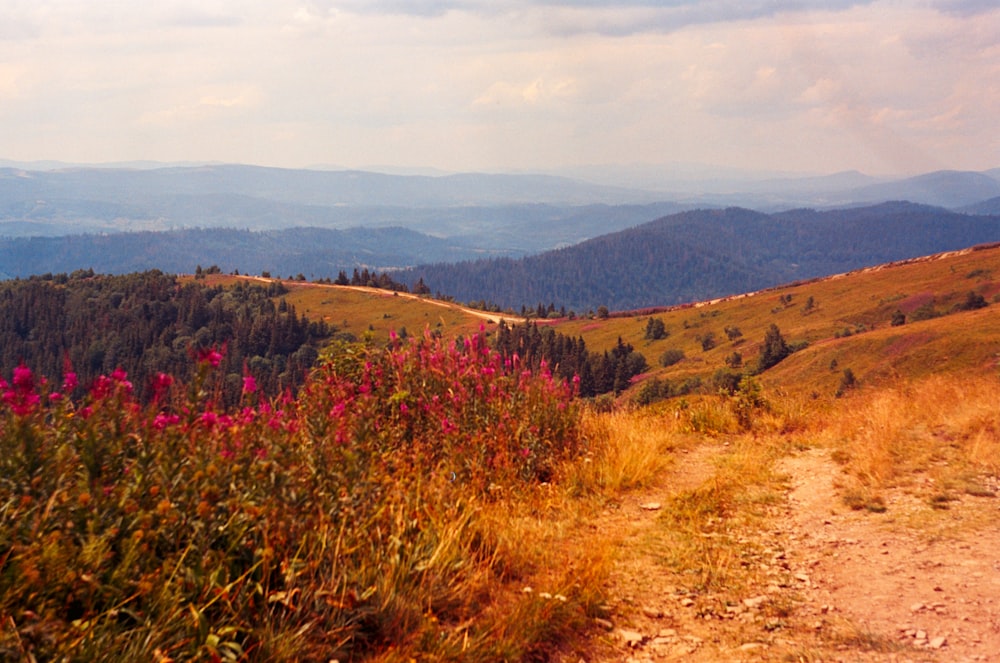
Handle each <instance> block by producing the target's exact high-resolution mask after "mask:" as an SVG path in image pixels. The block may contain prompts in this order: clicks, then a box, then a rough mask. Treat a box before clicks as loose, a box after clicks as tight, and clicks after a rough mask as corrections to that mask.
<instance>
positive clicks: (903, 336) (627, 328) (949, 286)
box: [558, 247, 1000, 394]
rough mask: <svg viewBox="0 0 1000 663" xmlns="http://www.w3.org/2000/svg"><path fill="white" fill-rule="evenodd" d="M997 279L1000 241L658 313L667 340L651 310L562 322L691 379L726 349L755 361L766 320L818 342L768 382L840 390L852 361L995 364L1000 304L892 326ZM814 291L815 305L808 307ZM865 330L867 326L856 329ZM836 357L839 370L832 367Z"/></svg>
mask: <svg viewBox="0 0 1000 663" xmlns="http://www.w3.org/2000/svg"><path fill="white" fill-rule="evenodd" d="M997 278H1000V247H991V248H984V249H979V250H974V251H965V252H960V253H952V254H944V255H941V256H935V257H933V258H927V259H922V260H918V261H911V262H907V263H899V264H893V265H888V266H884V267H881V268H877V269H869V270H863V271H859V272H853V273H851V274H848V275H843V276H837V277H831V278H827V279H822V280H817V281H811V282H806V283H801V284H796V285H789V286H786V287H781V288H775V289H772V290H768V291H763V292H759V293H756V294H752V295H749V296H744V297H738V298H732V299H728V300H720V301H716V302H711V303H705V304H700V305H697V306H692V307H688V308H680V309H673V310H666V311H661V312H658V313H653V314H652V315H654V316H655V317H658V318H661V319H662V320H663V321H664V323H665V324H666V328H667V330H668V331H669V333H670V334H669V336H668V337H667V338H665V339H662V340H658V341H647V340H644V338H643V334H644V332H645V327H646V322H647V320H648V319H649V317H650V314H649V313H643V314H641V315H631V316H627V317H611V318H609V319H607V320H574V321H564V322H560V323H559V324H558V329H559V331H561V332H563V333H566V334H571V335H574V336H575V335H582V336H583V337H584V338H585V339H586V341H587V344H588V347H590V348H591V349H594V350H603V349H607V348H610V347H612V345H613V344H614V343H615V342H616V341H617V338H618V337H619V336H620V337H621V338H622V339H623V340H624V341H626V342H629V343H632V344H633V345H634V346H635V347H636V349H637V350H639V351H640V352H642V353H644V354H645V355H646V358H647V359H648V360H649V363H650V365H651V366H653V367H655V368H654V370H653V373H654V374H656V375H658V376H660V377H663V378H667V379H681V378H683V377H686V376H688V375H700V376H702V377H703V378H708V377H710V376H711V375H712V374H713V373H714V372H715V371H716V370H718V369H719V368H724V367H725V358H726V357H727V356H729V355H730V354H732V353H733V352H739V353H741V354H742V356H743V360H744V363H749V362H752V361H753V360H755V359H756V357H757V355H758V353H759V348H760V343H761V341H762V340H763V337H764V333H765V331H766V329H767V328H768V326H769V325H771V324H772V323H774V324H776V325H777V326H778V327H779V328H780V329H781V332H782V335H783V336H784V337H785V339H786V340H787V341H788V342H789V343H793V344H794V343H798V342H801V341H807V342H808V344H809V345H808V347H807V348H805V349H804V350H801V351H799V352H797V353H795V354H793V355H791V356H790V357H789V358H788V359H786V360H785V361H784V362H782V363H781V364H779V365H778V366H777V367H775V368H774V369H772V370H771V371H769V372H768V373H767V374H766V375H765V381H766V382H768V383H771V384H772V385H775V386H777V385H780V386H781V387H782V388H783V389H785V390H787V391H791V392H796V391H798V392H805V393H809V392H812V391H816V392H818V393H821V394H828V393H832V392H833V391H835V390H836V387H837V384H838V382H839V379H840V376H841V374H842V371H843V369H845V368H851V370H852V371H853V372H854V373H855V375H856V376H857V378H858V379H859V380H861V381H863V382H864V381H868V380H875V379H883V378H887V377H891V376H894V375H908V376H912V377H920V376H923V375H927V374H930V373H935V372H940V371H942V370H948V371H956V372H958V371H969V370H978V369H982V368H989V367H992V366H994V365H995V360H996V354H997V352H998V350H1000V329H998V328H997V326H996V325H994V324H992V322H993V321H994V320H995V318H996V315H997V313H996V311H997V309H996V307H995V305H994V306H990V307H988V308H986V309H981V310H978V311H968V312H961V313H953V314H950V315H946V316H944V317H940V318H935V319H932V320H925V321H920V322H907V324H906V325H903V326H900V327H892V326H890V319H891V317H892V314H893V312H894V311H895V310H896V309H900V310H902V311H903V312H904V313H906V314H907V315H910V314H912V312H913V311H914V310H915V309H916V308H918V307H919V306H920V305H921V304H922V303H925V302H927V301H933V303H934V307H935V309H936V310H937V311H938V312H941V313H945V312H948V311H950V310H951V308H952V307H953V306H954V305H955V304H956V303H959V302H961V301H964V299H965V297H966V295H967V293H968V292H969V291H975V292H977V293H979V294H982V295H983V296H984V297H985V298H986V300H987V301H988V302H992V300H993V298H994V297H995V296H996V294H997V293H998V291H1000V282H998V281H997V280H996V279H997ZM789 296H791V301H790V303H788V304H785V303H783V302H782V297H784V298H785V301H788V297H789ZM809 297H812V298H813V302H814V307H813V309H812V310H811V311H809V312H808V313H806V312H805V311H804V308H805V304H806V301H807V300H808V298H809ZM727 326H734V327H738V328H739V329H740V331H741V332H742V333H743V336H742V338H740V339H737V340H736V341H734V342H730V341H729V340H728V338H727V336H726V334H725V332H724V329H725V327H727ZM859 329H864V330H866V331H864V332H863V333H856V332H857V331H858V330H859ZM844 330H850V331H851V335H850V336H843V333H844ZM709 332H711V333H712V334H714V336H715V338H716V340H717V342H718V344H717V345H716V347H715V348H713V349H711V350H709V351H707V352H706V351H703V350H702V347H701V343H700V342H699V340H698V337H699V336H703V335H705V334H706V333H709ZM838 336H840V337H839V338H838ZM668 348H678V349H680V350H683V351H684V353H685V355H686V358H685V360H683V361H682V362H680V363H679V364H676V365H674V366H672V367H670V368H667V369H661V368H659V363H658V359H659V357H660V355H661V354H662V353H663V352H664V351H665V350H667V349H668ZM833 360H836V369H835V370H831V368H830V367H831V362H832V361H833Z"/></svg>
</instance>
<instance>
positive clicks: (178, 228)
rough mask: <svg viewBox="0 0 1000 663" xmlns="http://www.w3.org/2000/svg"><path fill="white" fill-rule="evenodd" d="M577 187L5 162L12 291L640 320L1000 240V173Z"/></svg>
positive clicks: (465, 178) (667, 179) (3, 251)
mask: <svg viewBox="0 0 1000 663" xmlns="http://www.w3.org/2000/svg"><path fill="white" fill-rule="evenodd" d="M577 174H578V176H579V177H577V178H571V177H565V176H561V175H553V174H543V175H531V174H385V173H377V172H370V171H350V170H319V169H316V170H290V169H279V168H264V167H256V166H240V165H227V164H186V165H162V164H154V163H146V162H142V163H136V164H120V165H119V166H118V167H74V166H67V165H65V164H58V163H37V164H18V163H12V162H0V237H5V238H7V239H4V240H0V278H2V277H6V278H10V277H15V276H28V275H30V274H35V273H44V272H69V271H73V270H75V269H86V268H93V269H95V270H96V271H101V272H110V273H121V272H126V271H135V270H142V269H151V268H158V269H161V270H164V271H169V272H189V271H193V270H194V268H195V267H196V266H197V265H199V264H200V265H202V266H209V265H218V266H220V267H221V268H222V269H224V270H225V271H231V270H236V269H238V270H240V271H242V272H248V273H258V272H260V271H270V272H272V273H275V274H277V275H283V276H284V275H291V274H296V275H297V274H303V275H305V276H306V277H308V278H322V277H327V276H329V277H335V276H336V274H337V272H338V271H339V270H341V269H343V270H346V271H350V270H352V269H353V268H354V267H366V268H368V269H370V270H374V271H385V270H400V269H404V268H414V267H415V266H417V265H427V264H432V265H433V266H431V267H422V268H421V269H420V271H419V272H418V271H411V272H408V274H410V275H416V274H422V275H424V276H425V280H426V281H427V283H428V284H430V285H431V287H432V288H433V289H436V290H438V291H439V292H441V293H443V294H449V295H454V296H456V297H458V298H459V299H461V300H466V301H468V300H472V301H478V300H487V301H491V302H495V303H499V304H503V305H505V306H514V307H518V306H520V305H522V304H535V303H537V302H546V303H547V302H554V303H559V304H563V305H567V306H572V307H575V308H581V309H587V308H591V307H594V306H597V305H600V304H604V305H608V306H613V307H617V308H628V307H635V306H647V305H658V304H670V303H677V302H682V301H690V300H692V299H701V298H707V297H715V296H719V295H723V294H730V293H733V292H741V291H745V290H752V289H756V288H759V287H764V286H768V285H775V284H777V283H781V282H784V281H788V280H794V279H798V278H808V277H812V276H818V275H822V274H829V273H834V272H839V271H847V270H850V269H854V268H856V267H859V266H864V265H871V264H877V263H879V262H885V261H889V260H897V259H900V258H906V257H913V256H917V255H923V254H926V253H933V252H936V251H942V250H947V249H952V248H961V247H964V246H968V245H970V244H975V243H980V242H990V241H997V240H1000V235H997V233H996V232H995V225H996V215H998V214H1000V169H994V170H988V171H982V172H957V171H939V172H935V173H928V174H924V175H920V176H917V177H909V178H900V179H894V180H888V179H879V178H874V177H870V176H867V175H864V174H862V173H857V172H844V173H837V174H833V175H827V176H819V177H816V176H813V177H790V176H784V175H781V176H751V175H748V174H746V173H731V172H720V173H717V174H715V175H713V174H712V173H711V172H708V171H705V172H700V173H697V174H696V175H691V174H690V173H689V174H688V175H685V174H684V173H681V172H679V171H678V172H673V171H669V172H668V171H663V172H662V173H661V175H662V179H657V174H656V172H654V171H651V170H649V169H636V170H634V171H628V170H619V171H618V172H617V175H616V177H612V175H614V173H611V174H609V173H608V172H598V171H597V170H587V169H584V170H581V171H579V172H578V173H577ZM581 177H593V178H595V179H596V178H598V177H600V178H601V179H602V181H603V183H599V184H595V183H591V182H588V181H586V180H585V179H581ZM608 182H614V183H615V184H614V185H612V184H609V183H608ZM633 184H634V185H633ZM886 201H897V202H893V203H892V204H882V203H885V202H886ZM899 201H908V202H906V203H903V202H899ZM654 219H656V220H657V221H655V222H653V220H654ZM650 222H653V223H650ZM482 258H486V259H488V260H487V261H485V262H482V261H479V262H476V260H477V259H482ZM459 262H462V263H463V264H460V265H455V264H454V263H459ZM446 263H447V264H446Z"/></svg>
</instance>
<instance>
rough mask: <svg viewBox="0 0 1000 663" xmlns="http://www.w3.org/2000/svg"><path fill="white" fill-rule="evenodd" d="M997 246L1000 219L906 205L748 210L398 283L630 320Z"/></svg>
mask: <svg viewBox="0 0 1000 663" xmlns="http://www.w3.org/2000/svg"><path fill="white" fill-rule="evenodd" d="M998 241H1000V216H975V215H968V214H959V213H955V212H950V211H948V210H944V209H941V208H935V207H930V206H926V205H917V204H914V203H907V202H894V203H882V204H879V205H874V206H867V207H855V208H845V209H838V210H829V211H815V210H808V209H801V210H792V211H787V212H781V213H776V214H764V213H761V212H755V211H752V210H747V209H742V208H728V209H724V210H697V211H691V212H683V213H679V214H674V215H671V216H667V217H664V218H661V219H658V220H656V221H653V222H650V223H647V224H643V225H641V226H637V227H635V228H631V229H628V230H624V231H620V232H617V233H612V234H608V235H605V236H602V237H597V238H594V239H591V240H587V241H585V242H582V243H580V244H578V245H575V246H571V247H567V248H564V249H559V250H556V251H549V252H545V253H542V254H538V255H533V256H528V257H524V258H521V259H517V260H515V259H510V258H497V259H492V260H479V261H473V262H465V263H461V264H438V265H430V266H423V267H419V268H415V269H411V270H407V271H406V272H403V273H402V274H401V275H400V277H401V280H403V281H404V282H408V281H410V280H416V279H417V278H422V279H423V280H424V282H425V283H427V284H428V285H430V286H431V288H432V289H434V290H437V291H440V292H442V293H447V294H449V295H452V296H454V297H455V298H456V299H458V300H459V301H480V300H485V301H487V302H491V303H495V304H499V305H500V306H502V307H519V306H521V305H524V304H527V305H529V306H532V305H534V304H537V303H542V304H548V303H554V304H555V305H556V306H566V307H567V308H569V309H575V310H577V311H580V312H583V311H587V310H595V309H596V308H597V307H598V306H600V305H606V306H608V307H609V308H611V309H617V310H627V309H636V308H642V307H650V306H663V305H672V304H681V303H686V302H693V301H700V300H706V299H713V298H716V297H721V296H726V295H732V294H739V293H745V292H751V291H754V290H759V289H761V288H766V287H770V286H775V285H779V284H783V283H789V282H792V281H797V280H801V279H809V278H814V277H818V276H827V275H830V274H837V273H843V272H848V271H851V270H855V269H859V268H862V267H868V266H873V265H879V264H884V263H888V262H893V261H896V260H903V259H907V258H913V257H918V256H924V255H929V254H933V253H939V252H942V251H950V250H956V249H962V248H967V247H970V246H974V245H976V244H984V243H991V242H998Z"/></svg>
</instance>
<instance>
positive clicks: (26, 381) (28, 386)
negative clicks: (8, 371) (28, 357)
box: [13, 364, 35, 392]
mask: <svg viewBox="0 0 1000 663" xmlns="http://www.w3.org/2000/svg"><path fill="white" fill-rule="evenodd" d="M13 382H14V387H15V388H16V389H17V390H18V391H20V392H25V391H34V389H35V378H34V376H33V375H32V374H31V369H30V368H28V367H27V366H25V365H24V364H21V365H19V366H18V367H17V368H15V369H14V379H13Z"/></svg>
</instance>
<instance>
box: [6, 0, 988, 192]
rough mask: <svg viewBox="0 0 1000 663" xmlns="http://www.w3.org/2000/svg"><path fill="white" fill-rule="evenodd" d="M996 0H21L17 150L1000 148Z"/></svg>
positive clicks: (634, 161) (976, 152)
mask: <svg viewBox="0 0 1000 663" xmlns="http://www.w3.org/2000/svg"><path fill="white" fill-rule="evenodd" d="M997 4H998V3H996V1H995V0H919V1H917V0H912V1H911V0H876V1H865V0H830V1H827V2H809V1H808V0H700V1H698V0H659V1H654V0H625V1H620V2H610V1H606V0H575V1H574V0H341V1H338V0H185V1H179V0H158V1H157V2H143V1H139V0H3V1H2V3H0V159H10V160H19V161H33V160H47V159H52V160H62V161H69V162H77V163H104V162H120V161H132V160H156V161H167V162H176V161H220V162H231V163H248V164H260V165H268V166H279V167H295V168H298V167H311V166H316V165H320V164H323V165H330V166H338V167H345V168H366V167H374V166H393V167H407V168H425V167H426V168H436V169H442V170H445V171H452V172H453V171H482V172H504V171H521V172H523V171H538V172H541V171H558V170H561V169H562V170H565V169H571V168H576V167H580V166H593V165H656V164H678V163H679V164H709V165H711V166H713V167H718V168H720V169H722V168H735V169H745V170H751V171H781V172H788V173H833V172H838V171H843V170H859V171H862V172H864V173H867V174H915V173H918V172H927V171H932V170H939V169H955V170H984V169H988V168H996V167H1000V9H998V8H997Z"/></svg>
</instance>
